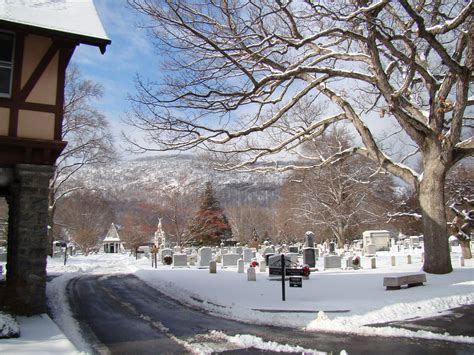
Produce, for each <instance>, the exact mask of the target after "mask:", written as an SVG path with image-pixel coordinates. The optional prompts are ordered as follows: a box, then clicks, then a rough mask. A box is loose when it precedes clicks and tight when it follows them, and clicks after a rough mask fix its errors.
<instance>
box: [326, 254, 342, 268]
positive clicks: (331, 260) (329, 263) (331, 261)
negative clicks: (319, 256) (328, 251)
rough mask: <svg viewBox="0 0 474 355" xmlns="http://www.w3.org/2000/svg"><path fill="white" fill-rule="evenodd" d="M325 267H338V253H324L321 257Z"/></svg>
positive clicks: (339, 260) (339, 265)
mask: <svg viewBox="0 0 474 355" xmlns="http://www.w3.org/2000/svg"><path fill="white" fill-rule="evenodd" d="M323 262H324V268H325V269H340V268H341V257H340V256H339V255H325V256H324V258H323Z"/></svg>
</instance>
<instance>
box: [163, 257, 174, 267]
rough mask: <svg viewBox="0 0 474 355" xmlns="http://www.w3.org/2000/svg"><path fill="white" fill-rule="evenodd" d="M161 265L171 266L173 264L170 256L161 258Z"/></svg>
mask: <svg viewBox="0 0 474 355" xmlns="http://www.w3.org/2000/svg"><path fill="white" fill-rule="evenodd" d="M163 263H164V264H165V265H171V264H172V263H173V258H172V257H171V255H166V256H165V257H164V258H163Z"/></svg>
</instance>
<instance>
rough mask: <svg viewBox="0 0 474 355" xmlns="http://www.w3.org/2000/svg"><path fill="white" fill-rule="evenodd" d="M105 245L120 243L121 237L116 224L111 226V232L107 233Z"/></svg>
mask: <svg viewBox="0 0 474 355" xmlns="http://www.w3.org/2000/svg"><path fill="white" fill-rule="evenodd" d="M103 242H104V243H108V242H120V236H119V234H118V231H117V228H116V227H115V224H113V223H112V224H111V225H110V228H109V231H108V232H107V235H106V236H105V238H104V241H103Z"/></svg>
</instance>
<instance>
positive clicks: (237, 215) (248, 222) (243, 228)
mask: <svg viewBox="0 0 474 355" xmlns="http://www.w3.org/2000/svg"><path fill="white" fill-rule="evenodd" d="M226 211H227V215H228V217H229V222H230V225H231V227H232V235H233V236H234V238H236V239H238V240H239V242H240V243H244V244H255V242H263V241H264V240H265V239H266V238H271V239H272V240H275V239H276V238H275V237H276V228H275V216H274V212H273V210H272V209H271V208H269V207H257V206H250V205H243V206H233V207H227V208H226Z"/></svg>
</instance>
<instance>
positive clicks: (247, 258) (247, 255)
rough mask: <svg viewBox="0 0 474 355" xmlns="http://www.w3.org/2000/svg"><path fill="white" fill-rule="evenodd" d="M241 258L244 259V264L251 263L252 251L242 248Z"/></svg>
mask: <svg viewBox="0 0 474 355" xmlns="http://www.w3.org/2000/svg"><path fill="white" fill-rule="evenodd" d="M243 258H244V262H246V263H249V262H251V261H252V258H253V251H252V249H249V248H244V250H243Z"/></svg>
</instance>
